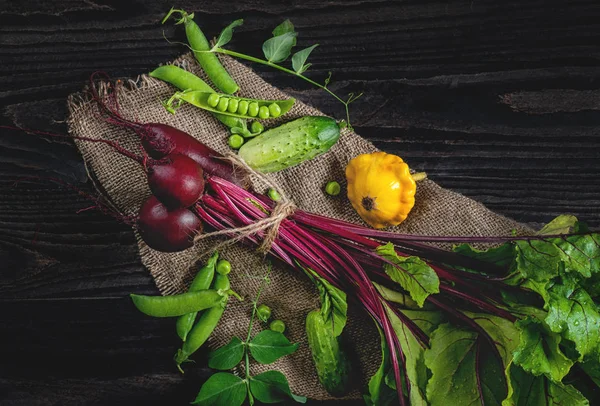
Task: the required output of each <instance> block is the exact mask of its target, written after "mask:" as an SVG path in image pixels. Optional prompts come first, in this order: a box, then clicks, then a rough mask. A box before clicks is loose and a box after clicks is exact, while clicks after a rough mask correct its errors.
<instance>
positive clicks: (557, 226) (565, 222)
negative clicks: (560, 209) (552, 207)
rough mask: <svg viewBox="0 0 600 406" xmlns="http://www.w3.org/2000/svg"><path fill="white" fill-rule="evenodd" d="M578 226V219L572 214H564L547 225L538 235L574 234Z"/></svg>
mask: <svg viewBox="0 0 600 406" xmlns="http://www.w3.org/2000/svg"><path fill="white" fill-rule="evenodd" d="M576 224H577V217H575V216H572V215H570V214H562V215H560V216H558V217H556V218H555V219H554V220H552V221H551V222H549V223H548V224H546V225H545V226H544V227H543V228H542V229H541V230H540V231H538V233H537V234H538V235H556V234H569V233H572V232H573V230H574V228H575V225H576Z"/></svg>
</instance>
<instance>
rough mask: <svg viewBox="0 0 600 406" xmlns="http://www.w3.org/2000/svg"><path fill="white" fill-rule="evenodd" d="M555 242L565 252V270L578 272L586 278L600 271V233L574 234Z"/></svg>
mask: <svg viewBox="0 0 600 406" xmlns="http://www.w3.org/2000/svg"><path fill="white" fill-rule="evenodd" d="M554 242H555V244H556V246H557V247H558V248H559V249H560V250H561V251H562V252H563V253H564V256H565V260H564V263H565V271H567V272H577V273H579V274H581V275H582V276H583V277H585V278H589V277H591V276H592V275H593V274H597V273H599V272H600V235H598V234H586V235H573V236H570V237H565V238H560V239H556V240H555V241H554Z"/></svg>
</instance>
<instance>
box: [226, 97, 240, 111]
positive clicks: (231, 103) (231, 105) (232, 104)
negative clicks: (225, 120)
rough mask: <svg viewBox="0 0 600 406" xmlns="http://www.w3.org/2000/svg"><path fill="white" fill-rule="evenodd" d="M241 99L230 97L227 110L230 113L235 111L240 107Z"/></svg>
mask: <svg viewBox="0 0 600 406" xmlns="http://www.w3.org/2000/svg"><path fill="white" fill-rule="evenodd" d="M238 103H239V101H238V100H237V99H230V100H229V106H227V111H228V112H230V113H235V112H236V111H237V109H238Z"/></svg>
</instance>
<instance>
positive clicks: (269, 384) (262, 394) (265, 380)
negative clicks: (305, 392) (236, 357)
mask: <svg viewBox="0 0 600 406" xmlns="http://www.w3.org/2000/svg"><path fill="white" fill-rule="evenodd" d="M250 392H252V395H253V396H254V397H255V398H256V399H258V401H260V402H262V403H278V402H283V401H285V400H287V399H293V400H295V401H296V402H298V403H306V398H305V397H304V396H297V395H294V394H292V392H291V390H290V385H289V384H288V381H287V379H286V377H285V375H283V374H282V373H281V372H279V371H266V372H263V373H262V374H258V375H256V376H253V377H251V378H250Z"/></svg>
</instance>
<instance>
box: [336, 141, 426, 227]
mask: <svg viewBox="0 0 600 406" xmlns="http://www.w3.org/2000/svg"><path fill="white" fill-rule="evenodd" d="M423 177H424V174H415V175H411V174H410V171H409V168H408V165H407V164H406V163H405V162H404V161H403V160H402V158H400V157H399V156H396V155H392V154H387V153H385V152H373V153H370V154H362V155H359V156H357V157H355V158H353V159H352V160H351V161H350V162H349V163H348V166H346V180H347V181H348V199H350V202H351V203H352V207H354V210H356V212H357V213H358V214H359V215H360V217H362V219H363V220H364V221H365V222H367V223H368V224H369V225H370V226H371V227H373V228H384V227H388V226H396V225H398V224H400V223H401V222H403V221H404V220H405V219H406V216H408V213H409V212H410V211H411V209H412V208H413V206H414V205H415V192H416V190H417V185H416V183H415V180H420V179H422V178H423Z"/></svg>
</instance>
